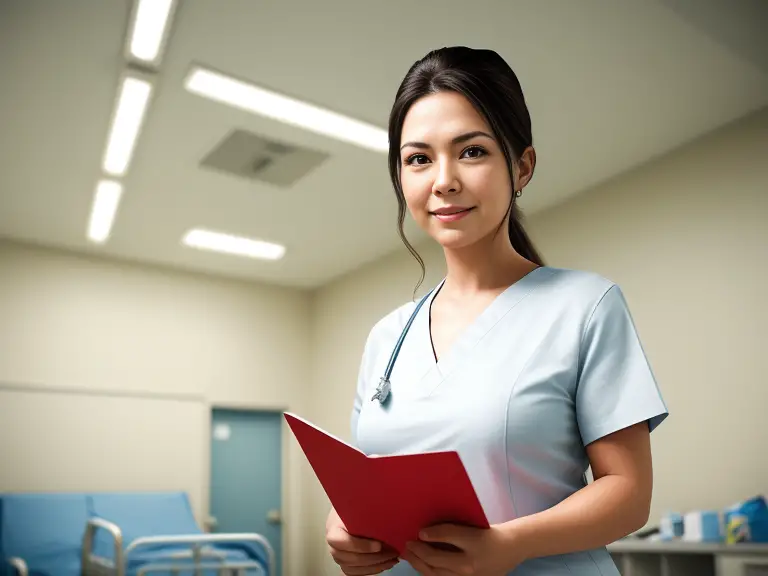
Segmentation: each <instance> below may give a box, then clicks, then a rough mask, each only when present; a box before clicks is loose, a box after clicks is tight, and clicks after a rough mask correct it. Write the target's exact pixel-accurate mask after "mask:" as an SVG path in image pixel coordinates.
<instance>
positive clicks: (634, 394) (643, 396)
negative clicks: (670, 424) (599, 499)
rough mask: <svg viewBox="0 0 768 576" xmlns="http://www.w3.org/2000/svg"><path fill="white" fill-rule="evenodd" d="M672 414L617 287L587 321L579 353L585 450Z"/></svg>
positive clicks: (578, 399) (579, 403)
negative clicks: (601, 441) (668, 409)
mask: <svg viewBox="0 0 768 576" xmlns="http://www.w3.org/2000/svg"><path fill="white" fill-rule="evenodd" d="M667 415H668V411H667V407H666V405H665V403H664V399H663V398H662V396H661V393H660V392H659V388H658V385H657V382H656V379H655V376H654V374H653V371H652V369H651V367H650V365H649V362H648V359H647V357H646V355H645V352H644V350H643V347H642V344H641V342H640V339H639V337H638V334H637V330H636V328H635V325H634V322H633V320H632V316H631V314H630V312H629V309H628V307H627V303H626V300H625V298H624V295H623V294H622V292H621V289H620V288H619V287H618V286H616V285H613V286H612V287H611V288H609V289H608V290H607V291H606V292H605V294H604V295H603V297H602V299H601V300H600V302H599V303H598V304H597V306H596V307H595V309H594V311H593V313H592V316H591V317H590V318H589V320H588V322H587V324H586V327H585V332H584V335H583V340H582V344H581V349H580V351H579V377H578V382H577V385H576V417H577V420H578V424H579V430H580V433H581V438H582V441H583V443H584V445H587V444H590V443H592V442H594V441H595V440H598V439H599V438H602V437H603V436H606V435H608V434H611V433H613V432H616V431H618V430H621V429H623V428H627V427H629V426H632V425H633V424H637V423H639V422H648V426H649V429H650V430H651V431H653V430H654V429H655V428H656V427H657V426H658V425H659V424H660V423H661V422H662V421H663V420H664V419H665V418H666V417H667Z"/></svg>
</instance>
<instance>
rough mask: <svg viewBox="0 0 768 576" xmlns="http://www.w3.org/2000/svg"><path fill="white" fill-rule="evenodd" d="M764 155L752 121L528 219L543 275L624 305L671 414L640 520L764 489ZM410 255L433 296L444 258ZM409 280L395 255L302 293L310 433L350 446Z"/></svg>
mask: <svg viewBox="0 0 768 576" xmlns="http://www.w3.org/2000/svg"><path fill="white" fill-rule="evenodd" d="M627 137H638V135H628V136H627ZM766 143H768V111H763V112H762V113H760V114H758V115H755V116H753V117H751V118H748V119H746V120H744V121H742V122H740V123H738V124H735V125H733V126H729V127H727V128H726V129H724V130H721V131H719V132H717V133H714V134H711V135H709V136H707V137H705V138H703V139H701V140H699V141H696V142H694V143H692V144H690V145H688V146H686V147H685V148H683V149H680V150H678V151H675V152H674V153H671V154H668V155H666V156H665V157H663V158H659V159H657V160H656V161H654V162H652V163H650V164H648V165H645V166H643V167H641V168H639V169H638V170H636V171H634V172H632V173H630V174H625V175H624V176H622V177H621V178H618V179H616V180H615V181H612V182H608V183H606V184H604V185H602V186H600V187H598V188H596V189H593V190H590V191H587V192H585V193H583V194H580V195H579V196H577V197H575V198H573V199H572V200H571V201H570V202H568V203H567V204H563V205H560V206H558V207H556V208H554V209H551V210H549V211H546V212H543V213H540V214H537V215H535V216H534V217H532V218H529V221H528V228H529V230H530V231H531V234H532V236H533V238H534V240H535V241H536V242H537V244H538V245H539V247H540V248H541V250H542V252H543V253H544V255H545V257H546V259H547V261H548V264H550V265H554V266H559V267H566V268H584V269H589V270H593V271H595V272H598V273H600V274H602V275H604V276H606V277H609V278H611V279H613V280H614V281H616V282H618V283H620V284H621V286H622V288H623V289H624V292H625V294H626V296H627V298H628V301H629V305H630V307H631V310H632V312H633V314H634V317H635V320H636V323H637V326H638V329H639V332H640V335H641V338H642V340H643V342H644V344H645V346H646V348H647V352H648V355H649V357H650V360H651V362H652V365H653V368H654V371H655V372H656V375H657V377H658V380H659V383H660V386H661V388H662V391H663V393H664V396H665V398H666V400H667V402H668V405H669V408H670V410H671V414H672V415H671V417H670V418H669V419H668V420H667V421H666V422H665V423H664V424H663V425H662V426H661V427H660V428H659V429H658V431H657V432H656V433H655V434H654V435H653V447H654V458H655V493H654V501H653V509H652V513H651V523H653V522H656V521H657V519H658V516H659V514H661V513H662V511H664V510H666V509H676V510H685V509H688V508H701V507H722V506H724V505H727V504H729V503H731V502H733V501H735V500H737V499H740V498H742V497H745V496H749V495H752V494H755V493H762V492H764V491H765V490H766V487H768V460H767V459H765V458H764V457H762V454H763V453H764V451H765V446H766V444H768V426H767V425H766V424H765V406H766V405H767V404H768V387H766V386H765V382H764V380H765V377H764V371H763V370H762V366H761V365H760V362H759V360H760V359H761V356H762V354H763V353H764V352H765V350H764V348H765V342H766V341H765V331H764V329H765V326H766V325H767V324H768V306H766V305H765V286H766V283H768V258H766V252H767V249H768V193H767V192H768V191H767V190H766V184H765V183H766V182H768V163H766V161H765V153H766V149H768V148H767V147H766ZM542 166H543V164H542ZM542 169H545V168H543V167H542ZM419 250H420V252H421V253H422V255H423V256H424V257H425V260H427V266H428V270H429V271H430V274H431V278H430V280H429V281H428V282H427V285H431V284H434V283H435V282H436V281H437V279H438V278H439V277H440V275H441V274H442V273H443V261H442V253H441V252H440V251H439V249H437V248H436V247H435V246H434V245H430V246H427V247H422V248H420V249H419ZM417 277H418V268H417V267H416V266H415V264H414V263H413V260H412V259H411V257H410V255H409V254H408V253H407V252H406V251H405V249H403V250H401V252H400V253H399V254H398V255H396V256H392V257H391V258H389V259H386V260H384V261H381V262H376V263H375V264H373V265H371V266H368V267H366V268H365V269H363V270H360V271H358V272H357V273H355V274H352V275H349V276H347V277H345V278H343V279H340V280H339V281H338V282H335V283H333V284H332V285H329V286H327V287H326V288H325V289H323V290H322V291H320V292H319V293H318V294H317V295H316V298H315V301H314V307H313V313H314V330H313V346H312V350H313V354H314V357H313V374H314V375H315V392H316V393H315V395H314V396H313V401H312V403H311V406H312V412H311V416H312V417H313V418H314V419H315V420H316V421H317V422H318V423H319V424H320V425H321V426H324V427H326V428H327V429H329V430H331V431H333V432H334V433H336V434H339V435H341V436H342V437H344V438H349V410H350V409H351V403H352V398H353V394H354V387H355V382H356V377H357V369H358V365H359V361H360V354H361V352H362V348H363V343H364V339H365V336H366V335H367V333H368V330H369V329H370V327H371V326H372V325H373V323H374V322H375V321H376V320H378V319H379V318H380V317H381V316H382V315H384V314H385V313H386V312H388V311H390V310H391V309H393V308H395V307H396V306H398V305H400V304H402V303H403V302H405V301H407V300H408V299H409V298H410V297H411V291H412V287H413V284H414V282H415V281H416V279H417ZM308 481H309V486H308V492H309V494H310V496H311V498H312V508H311V510H312V515H313V524H312V525H311V526H310V527H309V528H308V534H307V538H308V542H309V543H310V545H311V546H313V548H311V549H310V553H311V554H313V557H314V558H317V560H316V562H324V563H325V566H326V573H327V574H332V573H334V572H333V571H332V565H331V564H330V563H329V562H328V559H327V556H326V555H325V550H324V548H323V534H324V530H323V525H324V522H325V515H326V514H327V511H328V506H329V504H328V502H327V499H326V498H325V496H324V494H323V493H322V491H321V490H320V489H319V488H318V486H317V482H316V481H315V479H314V478H313V477H311V476H310V478H309V480H308ZM323 558H324V559H323Z"/></svg>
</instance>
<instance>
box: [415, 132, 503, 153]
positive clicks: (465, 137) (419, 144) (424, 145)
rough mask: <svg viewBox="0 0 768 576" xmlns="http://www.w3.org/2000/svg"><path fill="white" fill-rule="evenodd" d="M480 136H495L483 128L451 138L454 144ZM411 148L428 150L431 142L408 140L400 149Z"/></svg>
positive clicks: (492, 138) (491, 137)
mask: <svg viewBox="0 0 768 576" xmlns="http://www.w3.org/2000/svg"><path fill="white" fill-rule="evenodd" d="M478 136H482V137H484V138H490V139H491V140H494V137H493V136H491V135H490V134H488V133H487V132H483V131H482V130H475V131H473V132H467V133H466V134H462V135H460V136H456V138H454V139H453V140H451V143H452V144H461V143H462V142H466V141H467V140H472V138H477V137H478ZM409 146H410V147H411V148H419V149H421V150H426V149H427V148H429V147H430V146H429V144H427V143H425V142H406V143H405V144H403V145H402V146H400V150H402V149H403V148H407V147H409Z"/></svg>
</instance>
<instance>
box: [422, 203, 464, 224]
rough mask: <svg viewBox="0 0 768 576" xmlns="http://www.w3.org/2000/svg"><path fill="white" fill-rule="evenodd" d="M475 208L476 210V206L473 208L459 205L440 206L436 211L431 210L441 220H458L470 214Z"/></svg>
mask: <svg viewBox="0 0 768 576" xmlns="http://www.w3.org/2000/svg"><path fill="white" fill-rule="evenodd" d="M473 210H474V206H473V207H471V208H459V207H451V208H439V209H438V210H435V211H434V212H430V214H432V216H433V217H434V218H437V219H438V220H440V221H441V222H456V221H458V220H461V219H462V218H465V217H466V216H467V214H469V213H470V212H472V211H473Z"/></svg>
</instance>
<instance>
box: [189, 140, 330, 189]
mask: <svg viewBox="0 0 768 576" xmlns="http://www.w3.org/2000/svg"><path fill="white" fill-rule="evenodd" d="M327 158H328V154H324V153H322V152H317V151H315V150H309V149H307V148H300V147H298V146H294V145H290V144H285V143H282V142H277V141H274V140H268V139H266V138H264V137H262V136H258V135H256V134H253V133H251V132H247V131H245V130H234V131H233V132H230V133H229V134H228V135H227V136H226V137H225V138H224V139H223V140H222V141H221V142H219V144H217V145H216V147H215V148H214V149H213V150H211V151H210V152H209V153H208V154H207V155H206V156H205V157H204V158H203V160H202V162H201V163H200V165H201V166H203V167H204V168H211V169H214V170H217V171H221V172H225V173H228V174H231V175H233V176H237V177H239V178H246V179H249V180H260V181H262V182H266V183H268V184H273V185H275V186H282V187H287V186H291V185H293V184H294V183H295V182H297V181H298V180H300V179H301V178H303V177H304V176H306V175H307V174H309V172H311V171H312V170H313V169H315V168H317V167H318V166H319V165H320V164H322V163H323V162H324V161H325V160H326V159H327Z"/></svg>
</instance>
